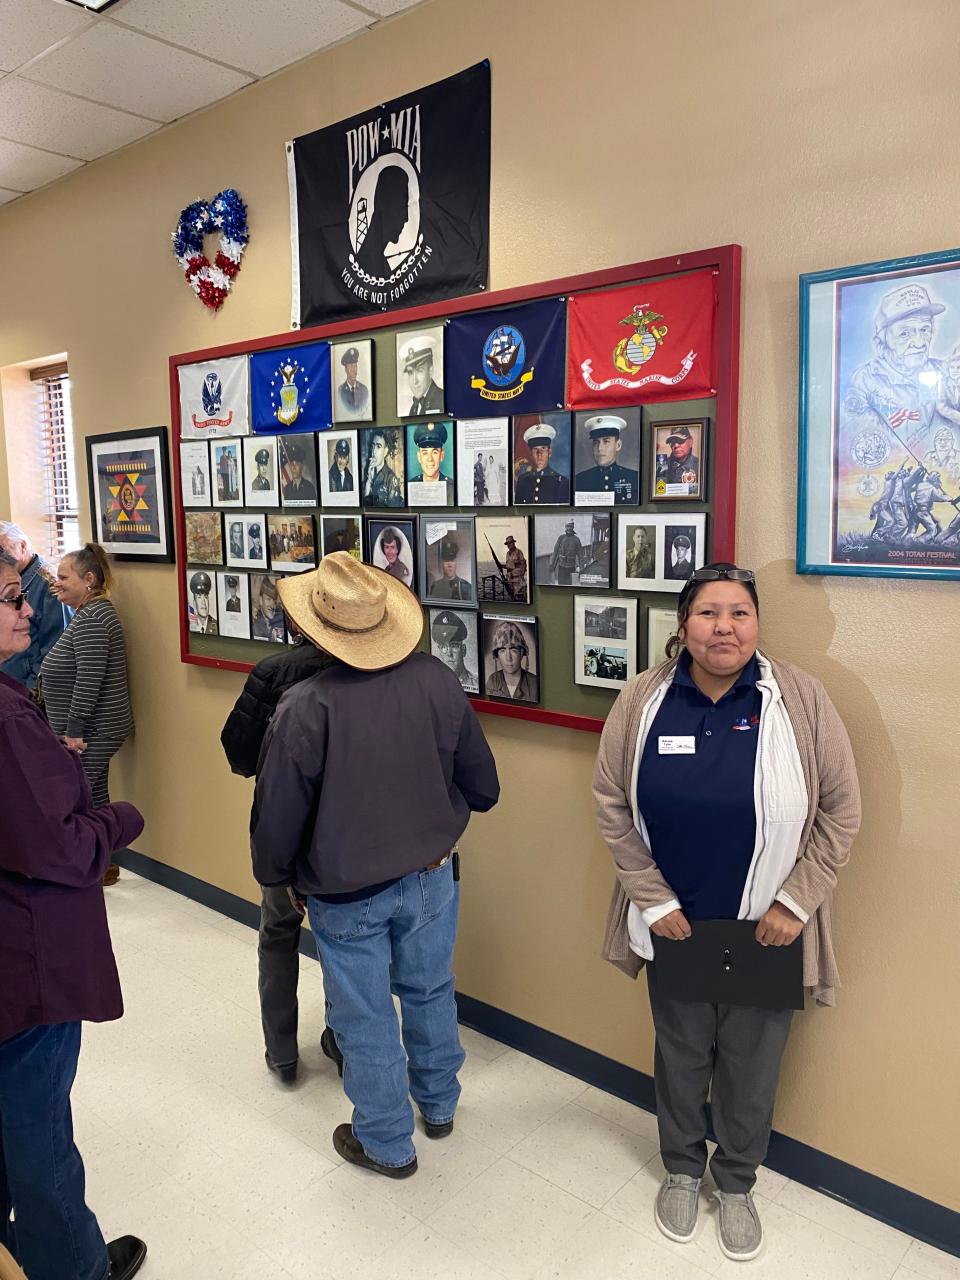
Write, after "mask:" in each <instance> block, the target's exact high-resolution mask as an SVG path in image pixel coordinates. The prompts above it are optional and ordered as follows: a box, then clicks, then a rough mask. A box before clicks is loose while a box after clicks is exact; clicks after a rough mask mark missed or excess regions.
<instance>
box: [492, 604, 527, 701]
mask: <svg viewBox="0 0 960 1280" xmlns="http://www.w3.org/2000/svg"><path fill="white" fill-rule="evenodd" d="M480 625H481V628H482V644H483V693H484V696H485V697H487V698H502V699H504V700H505V701H508V702H527V703H532V704H536V703H539V701H540V656H539V650H538V645H537V641H538V630H537V620H536V618H522V617H517V616H506V615H504V614H496V613H485V614H484V615H483V616H482V618H481V619H480Z"/></svg>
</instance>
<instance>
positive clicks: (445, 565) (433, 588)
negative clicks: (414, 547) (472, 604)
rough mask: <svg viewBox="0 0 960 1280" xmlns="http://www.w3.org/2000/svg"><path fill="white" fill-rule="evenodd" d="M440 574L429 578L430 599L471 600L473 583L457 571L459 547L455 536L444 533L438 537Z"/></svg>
mask: <svg viewBox="0 0 960 1280" xmlns="http://www.w3.org/2000/svg"><path fill="white" fill-rule="evenodd" d="M438 555H439V559H440V576H439V577H432V578H431V579H430V590H429V593H428V594H429V596H430V598H431V600H472V599H473V584H472V583H470V582H468V581H467V580H466V578H461V577H460V576H459V574H458V573H457V557H458V556H459V555H460V547H459V544H458V543H457V540H456V538H454V537H453V536H452V535H451V534H449V533H446V534H444V536H443V537H442V538H441V539H440V548H439V552H438Z"/></svg>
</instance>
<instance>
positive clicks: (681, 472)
mask: <svg viewBox="0 0 960 1280" xmlns="http://www.w3.org/2000/svg"><path fill="white" fill-rule="evenodd" d="M708 425H709V419H708V418H680V419H674V420H672V421H670V422H651V423H650V428H649V430H650V438H649V449H650V457H649V461H648V464H647V475H648V476H649V477H650V493H649V500H650V501H651V502H664V501H667V502H683V501H692V502H704V501H706V495H707V488H706V464H707V458H706V452H707V428H708Z"/></svg>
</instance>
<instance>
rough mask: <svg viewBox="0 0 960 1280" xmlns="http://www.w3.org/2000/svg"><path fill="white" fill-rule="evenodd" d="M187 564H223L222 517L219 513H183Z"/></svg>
mask: <svg viewBox="0 0 960 1280" xmlns="http://www.w3.org/2000/svg"><path fill="white" fill-rule="evenodd" d="M183 523H184V530H185V533H186V547H185V550H186V553H187V555H186V558H187V562H188V564H223V516H222V515H221V514H220V512H219V511H185V512H184V513H183Z"/></svg>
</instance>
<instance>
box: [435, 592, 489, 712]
mask: <svg viewBox="0 0 960 1280" xmlns="http://www.w3.org/2000/svg"><path fill="white" fill-rule="evenodd" d="M469 635H470V633H469V631H468V630H467V626H466V623H465V622H464V620H463V618H461V617H460V615H459V614H458V613H456V612H455V611H454V610H453V609H442V610H440V611H439V612H435V613H434V614H433V622H432V623H431V626H430V652H431V653H432V654H433V656H434V657H435V658H439V659H440V661H441V662H442V663H443V664H444V666H447V667H449V668H450V670H451V671H452V672H453V674H454V675H455V676H456V677H457V679H458V680H459V681H460V683H461V685H462V686H463V688H464V689H465V690H466V692H467V693H479V692H480V683H479V680H478V677H477V673H476V672H475V671H471V670H470V668H469V666H468V665H467V647H468V640H469Z"/></svg>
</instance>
